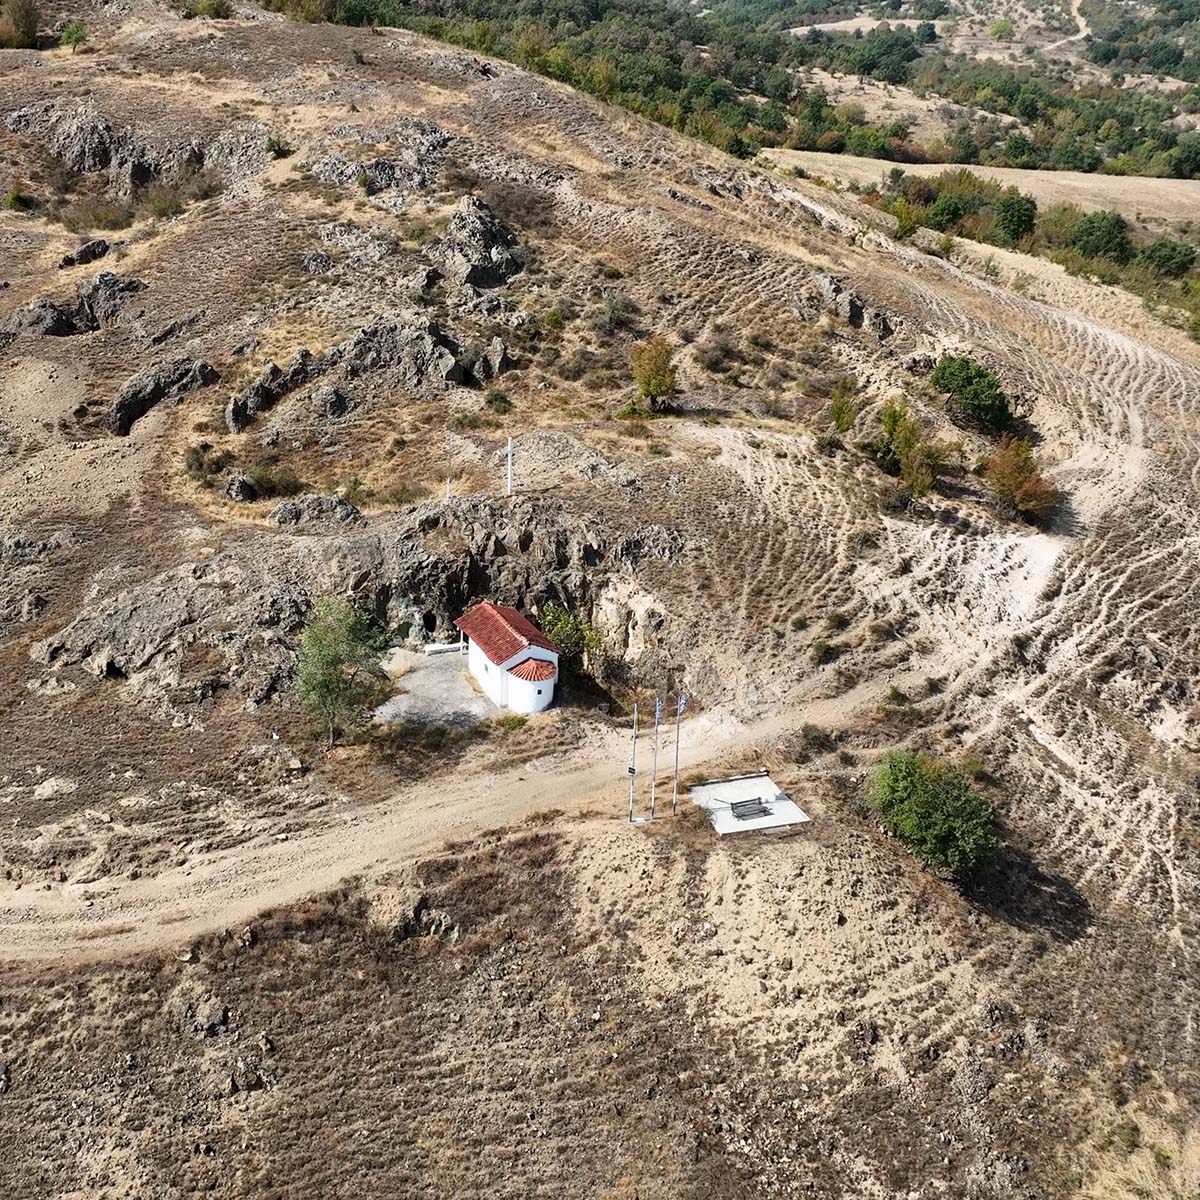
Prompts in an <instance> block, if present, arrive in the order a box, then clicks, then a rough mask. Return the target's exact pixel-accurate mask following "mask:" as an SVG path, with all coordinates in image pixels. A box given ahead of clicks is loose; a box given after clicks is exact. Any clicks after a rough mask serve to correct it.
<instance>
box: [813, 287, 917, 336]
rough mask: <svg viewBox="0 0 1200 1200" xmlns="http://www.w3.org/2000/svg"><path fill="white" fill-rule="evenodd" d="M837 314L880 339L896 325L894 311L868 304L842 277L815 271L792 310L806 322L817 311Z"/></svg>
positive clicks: (896, 320)
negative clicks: (807, 287)
mask: <svg viewBox="0 0 1200 1200" xmlns="http://www.w3.org/2000/svg"><path fill="white" fill-rule="evenodd" d="M822 311H823V312H829V313H833V315H834V316H837V317H841V318H842V319H843V320H845V321H847V322H848V323H849V324H850V325H851V326H852V327H853V328H855V329H866V330H868V331H869V332H871V333H873V334H874V335H875V337H876V338H877V339H878V340H879V341H881V342H883V341H886V340H887V339H888V338H890V337H891V336H892V334H894V333H895V332H896V330H897V328H898V327H899V325H900V320H899V318H898V317H897V316H896V315H895V314H894V313H888V312H885V311H884V310H883V309H881V308H875V307H873V306H871V305H869V304H868V303H867V302H866V301H865V300H863V298H862V297H861V296H860V295H859V294H858V293H857V292H856V291H855V290H854V289H853V288H852V287H850V286H849V284H847V283H846V282H845V281H844V280H841V279H837V278H836V277H834V276H833V275H827V274H825V272H823V271H818V272H816V273H815V274H814V275H813V280H812V289H811V291H810V292H808V293H807V294H806V295H804V296H801V297H800V299H799V300H798V302H797V304H796V312H797V314H798V315H799V316H800V317H802V318H803V319H804V320H806V321H812V320H815V319H816V317H817V316H818V315H819V314H820V313H821V312H822Z"/></svg>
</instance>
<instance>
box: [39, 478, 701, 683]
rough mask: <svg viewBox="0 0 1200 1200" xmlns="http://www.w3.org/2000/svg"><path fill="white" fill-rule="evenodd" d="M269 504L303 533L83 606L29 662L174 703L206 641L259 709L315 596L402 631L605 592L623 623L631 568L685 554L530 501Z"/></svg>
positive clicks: (406, 634)
mask: <svg viewBox="0 0 1200 1200" xmlns="http://www.w3.org/2000/svg"><path fill="white" fill-rule="evenodd" d="M280 510H283V513H281V512H280ZM276 513H277V514H278V515H277V518H276V519H277V520H278V519H280V517H281V516H283V515H285V514H286V515H287V517H288V527H289V528H291V529H296V530H302V531H304V532H306V533H309V532H311V536H307V537H281V536H278V535H276V536H273V537H266V536H264V537H262V538H260V539H259V540H257V541H254V542H247V543H245V544H243V545H241V546H239V547H238V548H236V549H234V550H229V551H226V552H224V553H222V554H218V555H216V556H215V557H213V558H211V559H208V560H206V561H204V562H202V563H190V564H187V565H184V566H181V567H178V568H175V569H174V570H171V571H167V572H164V573H163V574H161V575H159V576H157V577H155V578H154V579H151V580H150V581H148V582H146V583H138V584H135V585H133V586H130V587H128V588H126V589H124V590H122V591H120V592H118V593H116V594H115V595H111V596H108V597H106V598H104V599H101V600H97V601H93V602H92V603H90V604H87V605H86V606H85V607H84V608H83V610H82V611H80V612H79V614H78V616H77V617H76V618H75V619H74V620H73V621H72V622H71V623H70V624H69V625H67V626H66V627H65V628H63V629H61V630H60V631H59V632H57V633H55V634H53V635H51V636H50V637H47V638H45V639H44V640H43V641H41V642H39V643H37V645H36V646H35V647H34V649H33V651H32V654H33V657H34V658H35V660H36V661H38V662H40V663H42V664H44V665H45V666H47V667H49V668H51V669H55V670H60V669H65V668H82V669H84V670H87V671H90V672H91V673H93V674H94V675H96V676H98V677H102V678H104V677H108V678H115V679H122V678H126V679H128V680H130V681H131V683H132V684H133V685H134V686H135V688H136V690H137V691H138V693H139V694H141V695H143V696H146V697H147V698H149V699H152V700H156V701H158V702H160V703H161V704H164V705H170V704H171V703H173V702H177V701H178V697H180V696H187V697H189V698H195V697H197V696H203V694H204V692H203V689H202V688H200V687H199V686H198V685H197V681H196V679H194V678H192V677H191V676H190V675H189V674H188V673H189V672H195V671H198V670H200V668H197V667H195V666H193V665H192V664H194V663H196V662H197V661H205V660H207V661H208V662H209V663H211V660H212V655H211V654H210V655H207V656H204V655H200V654H198V653H197V652H196V651H197V649H198V648H201V647H207V648H209V649H210V650H211V651H213V652H214V653H215V654H216V655H219V656H220V658H221V660H222V661H223V663H224V670H223V672H222V684H224V683H228V684H229V685H231V686H233V687H235V688H236V689H237V690H238V691H240V692H241V693H242V694H243V695H244V696H245V697H246V698H247V699H248V700H249V701H251V702H254V703H258V702H261V701H263V700H265V699H267V698H268V697H269V696H271V695H272V694H273V693H274V692H276V691H277V690H279V689H280V688H282V687H284V686H286V685H287V684H289V683H290V679H291V676H292V671H293V669H294V656H295V646H296V636H297V634H298V631H299V629H300V626H301V625H302V623H303V619H304V616H305V614H306V612H307V610H308V607H309V605H310V603H311V602H312V600H313V599H314V598H315V597H317V596H324V595H341V596H346V597H348V598H352V599H353V600H354V601H355V603H356V604H358V605H359V606H361V607H362V608H363V609H364V610H367V611H370V612H371V613H373V614H374V615H375V616H376V617H377V618H378V619H379V620H380V621H382V622H384V623H386V624H387V625H388V627H389V628H390V630H391V631H392V636H393V637H394V638H396V639H398V640H402V639H405V638H412V639H414V640H417V641H421V640H425V639H427V638H429V637H431V636H439V635H441V636H448V635H449V633H450V632H451V630H452V625H451V622H452V621H453V619H454V618H455V617H457V616H459V615H460V614H461V613H462V611H463V610H464V609H465V608H466V607H467V606H468V605H469V604H470V603H472V602H473V601H475V600H477V599H479V598H480V597H484V596H493V597H496V598H498V599H500V600H503V601H505V602H507V603H511V604H514V605H516V606H517V607H519V608H522V609H524V610H536V609H537V608H538V607H539V606H540V605H541V604H543V603H545V602H546V601H548V600H556V601H558V602H560V603H566V604H567V605H569V606H571V607H577V606H578V607H582V608H583V610H584V611H585V612H592V611H595V612H596V613H599V612H600V611H601V606H600V604H599V601H600V598H601V596H602V595H608V596H609V599H608V600H607V601H606V602H605V604H604V606H603V612H604V613H605V614H608V616H606V618H605V619H606V620H611V621H613V622H616V623H618V624H619V623H620V620H621V619H622V618H621V617H620V613H621V612H622V611H623V609H622V607H621V606H622V604H624V603H626V601H625V600H624V599H623V598H624V597H626V596H627V595H629V594H632V593H634V592H636V590H637V589H636V587H635V586H634V585H633V583H632V578H633V572H635V571H636V570H637V568H638V565H639V564H640V563H641V562H643V561H645V560H646V559H648V558H657V559H662V560H670V559H672V558H674V557H675V556H677V555H678V554H679V553H680V551H681V549H682V542H681V540H680V538H679V535H678V534H677V533H676V532H674V531H672V530H668V529H665V528H663V527H661V526H651V527H649V528H648V529H645V530H642V531H639V532H638V533H636V534H627V533H618V532H614V531H609V530H606V529H604V527H603V526H599V525H597V524H596V523H595V522H594V521H593V519H592V518H591V517H588V516H586V515H583V514H580V513H576V512H572V511H569V510H568V509H567V508H565V506H564V505H563V504H562V503H561V502H556V501H549V500H534V499H532V498H528V497H520V498H518V499H516V500H513V501H505V500H493V499H487V498H483V497H477V498H468V499H463V500H458V501H455V502H453V503H451V504H439V503H428V504H423V505H420V506H419V507H417V508H414V509H411V510H409V511H408V512H407V513H405V514H403V515H402V516H401V515H398V516H396V517H394V518H392V519H391V520H390V522H388V523H386V524H385V525H383V526H382V527H380V526H379V524H378V523H377V524H376V526H375V527H374V528H372V527H371V526H368V525H366V524H365V523H364V522H363V518H362V517H361V515H359V514H358V513H357V511H356V510H354V508H353V506H352V505H349V504H348V503H347V502H346V501H344V500H342V499H341V498H340V497H328V496H315V497H304V498H303V499H302V500H300V501H295V502H289V504H288V505H280V506H279V509H277V510H276ZM293 513H295V519H294V520H293V519H292V517H291V514H293ZM309 514H313V515H314V516H313V518H310V515H309ZM343 515H344V516H345V519H342V517H343ZM310 519H313V523H312V524H308V521H309V520H310ZM322 522H323V523H324V526H323V528H322ZM322 534H325V536H322ZM617 581H620V586H619V587H616V588H615V589H613V590H611V594H610V585H611V584H613V583H615V582H617ZM614 597H615V598H614ZM613 635H614V642H616V641H619V640H620V639H621V638H622V637H623V634H621V631H620V630H616V629H615V628H614V631H613ZM208 670H209V672H210V674H211V666H210V667H209V668H208Z"/></svg>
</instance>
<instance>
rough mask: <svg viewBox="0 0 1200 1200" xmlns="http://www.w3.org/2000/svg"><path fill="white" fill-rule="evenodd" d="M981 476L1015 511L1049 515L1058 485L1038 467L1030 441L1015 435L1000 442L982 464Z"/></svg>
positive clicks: (1041, 515)
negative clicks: (1045, 476) (1043, 474)
mask: <svg viewBox="0 0 1200 1200" xmlns="http://www.w3.org/2000/svg"><path fill="white" fill-rule="evenodd" d="M983 478H984V481H985V482H986V483H987V485H988V487H990V488H991V489H992V491H993V492H995V493H996V495H997V496H998V497H999V498H1000V499H1001V500H1003V501H1004V502H1005V503H1006V504H1008V505H1010V506H1011V507H1012V508H1013V510H1014V511H1016V512H1018V513H1020V514H1021V515H1022V516H1025V517H1030V518H1032V519H1034V520H1042V519H1044V518H1046V517H1048V516H1049V515H1050V513H1051V512H1052V511H1053V510H1054V505H1055V504H1056V503H1057V502H1058V489H1057V488H1055V487H1054V486H1053V485H1052V484H1050V483H1048V482H1047V481H1046V480H1045V479H1044V478H1043V477H1042V475H1041V473H1040V472H1039V471H1038V466H1037V461H1036V460H1035V459H1034V457H1033V450H1032V449H1031V447H1030V445H1029V443H1028V442H1025V441H1021V440H1019V439H1017V438H1005V439H1004V440H1003V441H1002V442H1001V443H1000V448H999V449H998V450H997V451H996V452H995V453H994V454H993V455H992V456H991V457H990V458H989V459H988V460H987V462H986V464H985V465H984V471H983Z"/></svg>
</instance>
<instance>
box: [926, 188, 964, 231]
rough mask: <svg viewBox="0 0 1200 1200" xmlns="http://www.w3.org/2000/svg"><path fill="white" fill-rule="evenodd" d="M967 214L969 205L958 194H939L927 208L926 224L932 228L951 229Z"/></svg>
mask: <svg viewBox="0 0 1200 1200" xmlns="http://www.w3.org/2000/svg"><path fill="white" fill-rule="evenodd" d="M966 215H967V206H966V205H965V204H963V202H962V201H961V200H960V199H959V198H958V197H957V196H950V195H946V196H939V197H938V198H937V199H936V200H935V201H934V202H933V203H932V204H931V205H930V206H929V208H928V209H927V210H926V212H925V224H926V225H928V226H929V228H930V229H938V230H944V229H949V228H950V226H951V225H955V224H957V223H958V222H959V221H961V220H962V219H963V217H965V216H966Z"/></svg>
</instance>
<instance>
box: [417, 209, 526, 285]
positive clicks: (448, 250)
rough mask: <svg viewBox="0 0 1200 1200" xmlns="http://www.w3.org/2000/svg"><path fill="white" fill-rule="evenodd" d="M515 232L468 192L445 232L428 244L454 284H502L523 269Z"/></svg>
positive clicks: (433, 255)
mask: <svg viewBox="0 0 1200 1200" xmlns="http://www.w3.org/2000/svg"><path fill="white" fill-rule="evenodd" d="M518 248H519V244H518V242H517V239H516V237H515V235H514V234H513V233H512V231H511V230H510V229H508V227H507V226H505V224H504V223H503V222H502V221H501V220H500V218H499V217H497V216H496V214H495V213H494V212H492V210H491V209H490V208H488V206H487V205H486V204H484V203H483V201H482V200H480V199H479V198H478V197H476V196H471V195H466V196H463V197H461V198H460V199H459V201H458V203H457V204H456V205H455V206H454V213H453V215H452V216H451V218H450V222H449V224H448V225H447V226H446V232H445V235H444V236H443V237H442V238H440V239H439V240H438V241H435V242H433V243H432V244H431V245H430V246H429V247H427V253H428V254H429V256H430V258H432V259H433V260H434V261H435V262H437V263H438V264H439V265H440V266H441V267H442V269H443V271H444V272H445V275H446V277H447V278H448V279H449V280H450V281H451V282H452V283H454V284H457V285H460V286H461V285H463V284H471V285H473V286H475V287H499V286H500V285H501V284H503V283H506V282H507V281H508V280H509V279H511V278H512V276H514V275H515V274H517V272H518V271H520V270H521V267H522V265H523V264H522V261H521V257H520V255H519V253H518Z"/></svg>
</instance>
